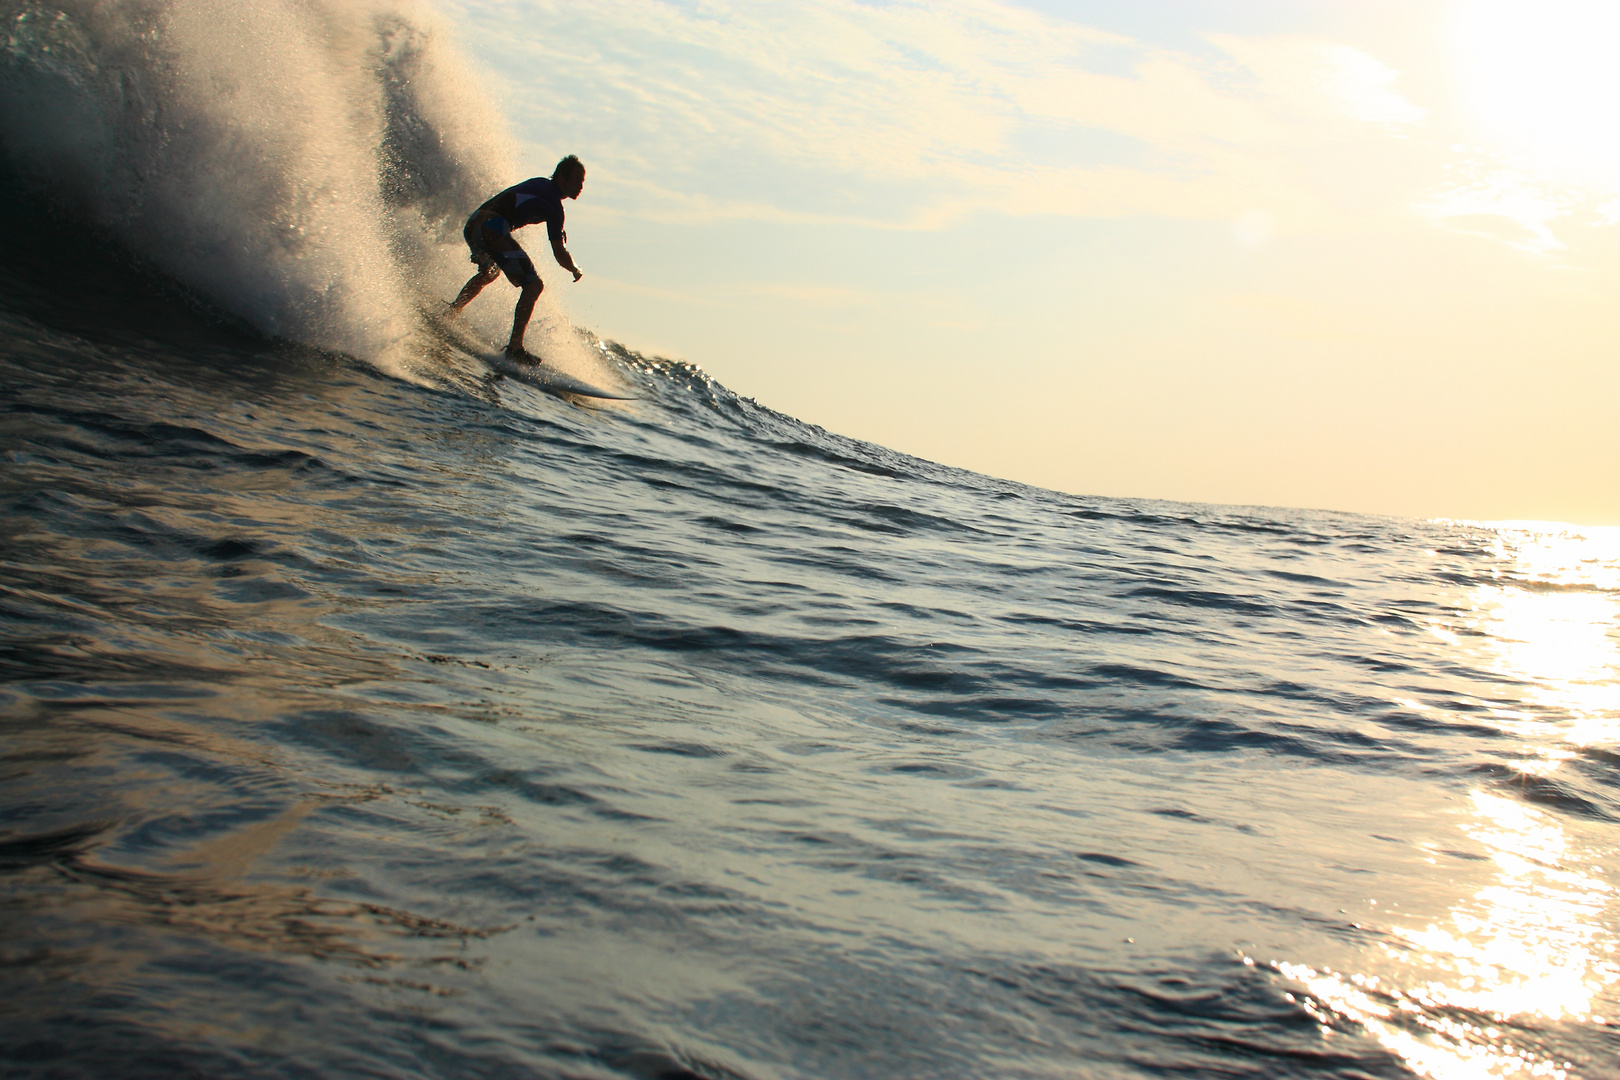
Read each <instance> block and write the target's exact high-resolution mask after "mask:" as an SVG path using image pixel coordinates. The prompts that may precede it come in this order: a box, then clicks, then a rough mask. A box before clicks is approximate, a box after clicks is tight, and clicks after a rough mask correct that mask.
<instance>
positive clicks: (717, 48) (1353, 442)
mask: <svg viewBox="0 0 1620 1080" xmlns="http://www.w3.org/2000/svg"><path fill="white" fill-rule="evenodd" d="M442 7H443V8H444V10H445V11H446V12H447V13H448V14H450V15H451V16H452V20H453V22H454V23H455V25H456V26H457V28H458V30H457V32H458V35H459V40H460V43H461V45H462V46H463V47H464V48H465V49H466V50H468V51H469V52H470V53H471V54H472V55H473V56H474V57H475V59H476V60H477V61H479V62H480V63H481V64H483V65H485V66H486V67H487V68H488V69H489V70H490V72H491V73H492V77H491V82H490V85H489V90H490V92H491V94H492V95H494V96H495V97H496V99H497V103H498V105H499V107H500V108H501V109H502V110H503V111H504V113H505V115H506V116H507V117H508V121H509V123H510V125H511V128H512V131H513V134H514V135H515V136H516V137H517V139H518V140H519V143H520V145H521V146H522V148H523V150H524V154H525V156H524V160H523V163H522V168H523V169H524V170H526V171H525V172H524V175H530V174H532V173H537V172H549V171H550V167H551V163H552V162H554V161H555V160H556V158H557V157H558V156H560V155H561V154H563V153H569V152H573V153H578V154H579V155H580V156H581V157H582V158H583V159H584V160H585V162H586V164H587V166H588V167H589V169H590V178H589V181H588V184H587V188H586V191H585V194H584V196H583V197H582V198H581V200H580V202H579V203H578V204H577V206H575V205H572V204H571V205H570V207H569V231H570V236H571V240H570V243H571V248H572V250H573V251H574V253H575V255H576V257H577V258H578V259H579V262H580V265H581V267H582V268H583V269H584V270H585V273H586V277H585V279H584V280H583V281H582V282H581V283H580V284H579V285H577V286H575V285H572V284H566V283H562V282H561V279H558V278H555V277H554V276H553V275H548V282H551V287H549V288H548V290H547V294H546V296H547V300H548V301H550V302H557V303H561V304H562V305H563V308H562V309H563V311H564V312H565V313H566V315H567V316H568V317H569V318H571V319H573V320H574V321H575V322H577V323H578V324H580V325H583V326H585V327H588V328H589V329H591V330H593V331H595V332H597V333H599V334H601V335H602V336H604V337H607V338H611V339H614V340H618V341H622V342H624V343H625V344H626V345H629V346H631V347H633V348H637V349H641V350H645V351H649V352H653V353H657V354H660V355H665V356H671V357H676V358H680V359H684V360H688V361H690V362H692V363H695V364H698V365H699V366H701V367H702V368H703V369H704V370H705V371H707V372H709V373H710V374H712V375H713V376H714V377H715V378H717V379H719V380H720V381H721V382H722V383H724V384H725V385H726V386H728V387H730V388H731V389H732V390H734V391H736V392H738V393H740V394H743V395H746V396H749V397H753V398H755V399H757V400H758V401H760V402H761V403H763V404H766V405H769V406H771V407H772V408H775V409H778V410H780V411H782V412H786V413H789V414H791V415H794V416H796V417H799V418H801V419H804V420H807V421H811V422H813V423H816V424H820V425H822V426H824V427H826V428H828V429H831V430H833V431H837V432H840V433H842V434H846V435H851V436H856V437H859V438H862V439H867V440H871V441H874V442H877V443H881V444H883V445H886V446H890V447H893V448H895V449H898V450H903V451H906V452H909V453H914V454H918V455H921V456H923V457H927V458H930V459H933V460H936V461H940V462H945V463H948V464H952V465H959V466H963V467H966V468H970V469H973V470H976V471H979V472H984V473H989V474H992V475H996V476H1002V477H1006V478H1010V479H1014V480H1020V481H1024V482H1028V483H1032V484H1037V485H1041V486H1044V487H1050V488H1055V489H1058V490H1061V491H1066V492H1071V493H1075V494H1087V495H1121V496H1144V497H1155V498H1166V499H1185V500H1194V501H1201V502H1216V503H1239V504H1268V505H1284V506H1301V507H1317V508H1327V509H1338V510H1353V511H1367V512H1375V513H1396V514H1410V515H1421V516H1446V517H1461V518H1476V519H1498V518H1515V519H1545V520H1562V521H1576V522H1583V523H1593V524H1598V523H1617V522H1620V375H1617V366H1620V365H1617V360H1620V265H1617V263H1620V259H1617V255H1620V245H1617V242H1616V241H1617V237H1620V146H1617V129H1616V127H1615V125H1614V123H1613V120H1612V102H1613V101H1614V100H1615V99H1616V97H1617V96H1620V88H1617V86H1616V75H1615V69H1614V66H1613V65H1612V63H1611V62H1610V60H1609V58H1608V55H1607V52H1608V44H1609V43H1611V42H1612V41H1613V40H1614V39H1615V31H1616V20H1617V16H1616V15H1615V14H1614V12H1615V9H1614V8H1613V7H1612V6H1610V5H1607V4H1598V3H1575V2H1570V0H1562V2H1552V3H1546V4H1539V5H1535V6H1534V7H1527V6H1524V5H1520V4H1514V3H1508V2H1506V0H1471V2H1455V3H1424V2H1417V3H1402V4H1395V3H1385V2H1371V3H1365V4H1354V5H1351V4H1348V3H1346V4H1337V5H1335V4H1299V3H1280V2H1266V0H1251V2H1248V3H1240V2H1235V0H1233V2H1211V3H1199V4H1192V3H1183V2H1178V0H1166V2H1164V3H1160V4H1147V5H1120V4H1104V3H1095V2H1083V0H1078V2H1074V3H1061V2H1057V0H1046V2H1041V3H1031V4H1010V3H991V2H985V0H967V2H952V3H934V2H926V0H916V2H896V3H883V4H868V3H856V2H853V0H825V2H819V3H808V4H802V5H792V6H782V5H776V4H766V3H755V2H747V0H716V2H703V3H647V2H632V0H605V2H601V3H596V4H592V5H589V6H583V7H581V6H572V5H562V4H557V3H550V2H540V3H534V2H529V0H525V2H523V3H518V2H516V0H447V2H446V3H445V4H443V5H442ZM519 178H520V177H514V178H513V179H514V180H516V179H519ZM531 246H532V245H531ZM542 272H544V270H542Z"/></svg>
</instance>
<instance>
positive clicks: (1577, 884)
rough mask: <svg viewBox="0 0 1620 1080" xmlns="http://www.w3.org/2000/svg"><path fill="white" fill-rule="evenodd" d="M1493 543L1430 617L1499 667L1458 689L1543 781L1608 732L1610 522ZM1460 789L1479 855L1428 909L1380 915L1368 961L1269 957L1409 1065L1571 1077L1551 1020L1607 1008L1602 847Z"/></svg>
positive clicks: (1450, 1073) (1614, 592)
mask: <svg viewBox="0 0 1620 1080" xmlns="http://www.w3.org/2000/svg"><path fill="white" fill-rule="evenodd" d="M1494 546H1495V548H1496V554H1497V557H1498V564H1497V565H1498V567H1499V568H1500V570H1499V573H1498V574H1497V579H1496V580H1495V581H1494V582H1492V583H1490V584H1486V585H1479V586H1476V587H1473V588H1471V589H1470V590H1469V593H1468V597H1467V607H1466V611H1467V614H1466V615H1464V616H1463V617H1462V618H1461V619H1460V620H1459V621H1458V622H1456V623H1454V624H1452V625H1450V626H1436V627H1435V630H1436V632H1437V636H1439V637H1441V638H1443V639H1445V640H1448V641H1449V642H1451V643H1454V644H1455V645H1456V646H1457V648H1458V650H1459V652H1460V653H1462V654H1463V656H1464V657H1466V659H1467V660H1468V661H1469V662H1470V666H1473V667H1477V668H1478V669H1479V670H1483V671H1487V672H1489V673H1490V675H1491V676H1492V677H1493V678H1494V679H1495V680H1497V681H1496V682H1495V684H1494V685H1493V686H1492V687H1490V688H1489V690H1484V691H1482V690H1478V689H1476V690H1475V691H1474V693H1475V694H1476V695H1477V696H1478V697H1480V698H1488V699H1491V700H1493V701H1494V702H1495V703H1496V704H1497V707H1496V708H1495V709H1494V713H1495V718H1496V719H1497V721H1498V723H1499V724H1500V725H1501V726H1502V727H1503V728H1504V729H1505V730H1508V731H1511V732H1513V733H1514V734H1517V735H1520V736H1521V737H1523V738H1525V739H1526V745H1525V747H1524V760H1522V761H1520V762H1517V763H1516V764H1515V768H1516V769H1517V770H1518V772H1519V773H1520V774H1521V775H1523V776H1525V777H1526V778H1527V779H1528V778H1531V777H1536V778H1542V779H1546V778H1550V777H1553V776H1555V775H1556V774H1557V773H1558V772H1559V770H1560V769H1561V768H1562V767H1563V766H1564V765H1565V763H1566V762H1568V761H1570V760H1571V759H1572V758H1574V757H1575V756H1576V755H1575V753H1573V752H1572V750H1571V749H1570V747H1590V746H1593V745H1594V744H1603V743H1610V742H1613V741H1615V740H1616V739H1617V738H1620V530H1594V531H1591V532H1586V533H1575V532H1568V531H1537V530H1535V529H1529V528H1504V529H1499V530H1496V531H1495V536H1494ZM1469 654H1471V655H1469ZM1504 691H1505V692H1504ZM1515 694H1516V695H1517V697H1518V700H1517V701H1514V700H1512V697H1513V696H1514V695H1515ZM1469 799H1470V803H1469V813H1468V816H1467V820H1466V822H1465V823H1464V825H1463V826H1462V831H1463V832H1464V833H1465V834H1466V835H1467V836H1468V838H1469V839H1470V840H1472V841H1473V842H1474V844H1475V845H1478V847H1479V848H1483V850H1484V851H1485V852H1487V853H1488V855H1489V858H1490V860H1491V862H1492V863H1493V864H1494V876H1493V879H1492V880H1491V881H1490V883H1489V884H1487V885H1485V886H1484V887H1483V888H1479V889H1478V890H1477V891H1476V892H1474V893H1473V895H1471V896H1469V897H1467V898H1466V899H1464V900H1461V901H1460V902H1458V903H1456V904H1454V905H1453V906H1452V908H1451V910H1450V912H1449V913H1448V917H1447V918H1446V919H1445V920H1443V921H1441V922H1436V923H1430V924H1427V925H1425V926H1422V927H1420V928H1419V927H1408V926H1392V927H1389V928H1388V929H1387V930H1386V940H1385V943H1384V944H1383V946H1382V950H1383V954H1384V955H1383V956H1370V957H1368V958H1367V961H1366V963H1365V964H1364V965H1361V966H1365V967H1368V968H1373V969H1377V970H1379V971H1381V972H1382V974H1360V973H1356V974H1352V973H1344V972H1337V971H1331V970H1325V969H1317V968H1312V967H1309V966H1306V965H1302V964H1293V963H1278V964H1276V965H1275V966H1276V968H1277V970H1278V971H1279V972H1281V973H1282V974H1283V975H1284V976H1285V977H1287V978H1288V979H1290V980H1293V981H1295V982H1297V983H1299V984H1300V985H1301V986H1303V987H1304V988H1305V990H1306V991H1307V994H1306V995H1305V996H1302V997H1301V998H1300V999H1299V1000H1300V1003H1301V1005H1302V1006H1303V1007H1304V1008H1306V1009H1307V1010H1308V1011H1310V1012H1311V1013H1312V1014H1313V1015H1315V1016H1316V1017H1317V1019H1318V1020H1320V1021H1321V1022H1322V1023H1323V1024H1324V1026H1325V1027H1331V1026H1337V1025H1340V1024H1342V1023H1343V1022H1345V1021H1349V1022H1351V1023H1352V1024H1355V1025H1358V1026H1360V1027H1361V1028H1363V1029H1364V1030H1365V1031H1367V1032H1368V1033H1370V1034H1371V1035H1372V1036H1373V1037H1374V1038H1376V1039H1377V1040H1378V1041H1379V1042H1380V1043H1381V1044H1383V1045H1384V1046H1385V1047H1386V1048H1388V1049H1389V1050H1391V1051H1392V1052H1393V1053H1395V1054H1397V1055H1398V1056H1399V1057H1400V1058H1401V1059H1402V1060H1403V1061H1404V1062H1405V1063H1406V1064H1407V1065H1408V1066H1409V1067H1410V1068H1412V1069H1413V1070H1414V1071H1415V1072H1417V1073H1418V1074H1419V1075H1423V1076H1432V1077H1438V1078H1462V1077H1470V1078H1477V1077H1506V1076H1549V1077H1566V1076H1569V1075H1572V1073H1571V1070H1572V1069H1573V1068H1574V1065H1573V1064H1572V1063H1571V1062H1570V1061H1568V1060H1565V1058H1564V1056H1563V1055H1562V1054H1560V1053H1559V1049H1558V1045H1557V1042H1555V1041H1553V1040H1552V1039H1550V1038H1546V1036H1550V1035H1552V1034H1553V1033H1554V1032H1553V1031H1551V1030H1549V1029H1555V1028H1558V1027H1561V1026H1564V1025H1592V1026H1607V1025H1609V1024H1611V1023H1615V1022H1620V1017H1615V1016H1612V1015H1608V1014H1609V1013H1610V1012H1613V1011H1614V1009H1613V1002H1614V1001H1615V998H1616V990H1617V988H1620V965H1617V962H1616V961H1617V957H1616V940H1617V939H1616V936H1615V933H1614V931H1613V929H1612V927H1611V920H1610V919H1608V918H1607V917H1606V908H1608V907H1609V906H1610V905H1611V904H1612V903H1613V891H1612V889H1611V887H1610V886H1609V885H1608V884H1607V883H1606V882H1604V881H1603V880H1601V879H1600V878H1599V877H1598V876H1597V869H1598V864H1599V859H1600V858H1601V853H1600V852H1597V851H1593V850H1590V849H1589V848H1587V847H1586V846H1585V845H1583V844H1581V843H1579V842H1577V841H1575V840H1573V839H1572V838H1571V836H1570V834H1569V831H1568V829H1566V827H1565V826H1564V825H1563V824H1561V823H1560V820H1559V819H1558V817H1557V816H1556V815H1555V814H1554V813H1553V812H1552V811H1548V810H1541V809H1538V808H1536V807H1533V806H1530V805H1526V803H1525V802H1524V801H1522V800H1520V799H1518V798H1515V797H1511V796H1509V795H1503V794H1496V793H1492V792H1489V791H1485V790H1475V791H1473V792H1471V793H1470V796H1469ZM1605 1002H1608V1003H1609V1004H1608V1005H1605V1004H1604V1003H1605ZM1559 1041H1564V1040H1559ZM1565 1044H1566V1045H1567V1042H1566V1043H1565Z"/></svg>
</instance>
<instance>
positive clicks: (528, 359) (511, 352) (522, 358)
mask: <svg viewBox="0 0 1620 1080" xmlns="http://www.w3.org/2000/svg"><path fill="white" fill-rule="evenodd" d="M506 358H507V359H508V360H516V361H518V362H519V363H524V364H543V363H545V361H544V360H541V359H540V358H539V357H538V356H536V355H534V354H533V353H532V352H530V351H529V350H528V349H525V348H524V347H523V346H521V345H519V346H518V347H517V348H515V349H514V348H513V347H512V346H510V345H508V346H507V347H506Z"/></svg>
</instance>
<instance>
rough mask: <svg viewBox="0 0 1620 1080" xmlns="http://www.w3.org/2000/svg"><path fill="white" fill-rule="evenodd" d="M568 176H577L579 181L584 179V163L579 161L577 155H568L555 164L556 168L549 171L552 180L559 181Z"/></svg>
mask: <svg viewBox="0 0 1620 1080" xmlns="http://www.w3.org/2000/svg"><path fill="white" fill-rule="evenodd" d="M569 176H577V177H579V178H580V179H581V180H583V179H585V163H584V162H583V161H581V160H579V155H577V154H569V155H568V156H567V157H565V158H563V159H562V160H561V161H559V162H557V167H556V168H555V169H552V170H551V178H552V179H553V180H561V179H563V178H564V177H569Z"/></svg>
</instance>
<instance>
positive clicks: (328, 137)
mask: <svg viewBox="0 0 1620 1080" xmlns="http://www.w3.org/2000/svg"><path fill="white" fill-rule="evenodd" d="M0 34H3V35H4V36H3V38H0V144H3V145H4V148H5V150H6V153H7V155H8V157H9V159H10V163H11V167H12V169H13V170H14V171H15V172H16V173H17V174H19V175H20V176H22V177H23V178H25V179H26V180H27V181H28V182H29V184H30V185H31V186H32V187H34V188H35V189H36V190H43V191H44V192H46V193H47V194H48V195H49V196H50V198H51V199H52V200H53V201H54V203H55V205H56V206H57V208H58V212H59V213H60V214H61V215H62V216H63V221H62V228H61V230H60V234H59V236H58V238H57V240H56V243H55V244H54V247H55V248H56V249H57V250H56V252H55V256H54V257H56V258H60V259H69V260H71V259H74V258H75V257H76V255H75V253H76V252H77V251H78V250H80V247H81V244H82V240H81V238H80V236H79V233H80V232H81V229H80V227H79V226H80V225H81V223H83V222H89V223H92V224H93V225H94V226H95V227H97V228H98V229H99V230H101V231H104V232H105V233H107V234H108V235H110V236H111V237H113V238H114V239H115V240H116V241H117V242H118V243H119V244H120V245H122V246H123V247H124V248H125V249H126V250H127V251H128V252H130V253H132V254H133V255H135V256H136V257H137V258H138V259H140V260H142V261H144V262H146V263H147V264H149V265H151V266H153V267H156V268H158V269H159V270H160V271H162V272H163V273H164V274H166V275H169V276H170V277H172V278H173V279H175V280H177V281H179V282H182V283H184V284H185V285H186V286H188V287H189V288H191V289H193V290H195V291H196V292H197V293H199V294H201V295H203V296H206V297H208V298H210V299H211V300H213V301H214V302H215V303H217V304H218V305H220V306H221V307H223V308H224V309H226V310H228V311H230V312H232V313H234V314H236V315H238V316H241V317H243V318H245V319H247V320H248V321H250V322H251V323H252V324H253V325H255V326H256V327H258V328H259V329H260V330H262V331H264V332H265V333H268V334H272V335H275V336H278V337H284V338H288V339H291V340H295V341H299V342H303V343H305V344H310V345H315V346H318V347H321V348H326V349H332V350H337V351H341V352H344V353H347V354H349V355H352V356H356V357H361V358H364V359H367V360H370V361H373V362H377V363H379V364H382V365H384V366H386V367H389V368H390V369H391V370H395V371H400V370H405V369H409V368H410V366H411V365H412V363H413V362H414V361H413V355H414V354H413V351H412V350H411V349H409V348H407V347H405V346H404V345H403V343H404V342H406V341H407V340H408V339H409V337H410V335H411V334H412V333H413V332H414V330H415V323H416V297H418V296H420V295H422V294H424V293H426V292H434V293H438V294H441V295H443V294H446V291H447V290H448V294H449V295H453V293H454V288H455V286H456V285H459V283H460V279H461V278H462V277H465V273H464V271H465V269H466V261H465V252H464V251H463V250H461V249H460V243H461V241H460V236H459V233H458V231H457V228H458V227H459V225H460V223H461V221H462V220H463V219H464V218H465V216H466V214H467V213H468V212H469V210H470V209H471V208H472V207H474V206H476V205H478V203H479V202H481V201H483V200H484V199H485V198H488V197H489V195H490V194H492V193H493V192H494V191H497V190H499V189H500V188H501V187H504V186H505V185H506V184H507V183H510V182H511V177H512V174H511V168H510V157H511V154H510V151H509V146H508V142H507V138H506V136H505V134H504V132H503V130H502V127H501V124H500V123H499V121H498V120H497V118H496V117H495V116H494V114H493V113H492V112H491V111H490V109H489V107H488V106H487V104H485V102H484V101H483V100H482V99H481V97H480V96H479V95H477V94H472V93H469V89H470V88H471V87H472V86H473V85H474V82H473V80H472V79H471V78H470V77H469V75H468V73H467V72H466V70H465V69H464V67H463V65H462V63H461V61H460V60H459V58H458V57H457V55H456V54H455V52H454V50H453V49H452V48H451V47H450V46H449V45H448V43H447V41H446V34H445V32H444V28H443V27H442V25H441V24H440V22H439V21H438V19H437V17H436V16H434V15H433V14H432V13H431V12H429V11H426V10H424V9H422V8H420V7H418V6H416V5H414V4H411V3H409V2H402V0H120V2H116V3H109V2H106V0H0Z"/></svg>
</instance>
